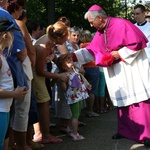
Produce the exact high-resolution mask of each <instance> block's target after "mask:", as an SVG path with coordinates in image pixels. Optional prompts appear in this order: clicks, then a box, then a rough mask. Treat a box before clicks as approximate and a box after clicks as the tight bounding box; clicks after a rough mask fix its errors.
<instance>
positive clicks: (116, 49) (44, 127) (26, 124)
mask: <svg viewBox="0 0 150 150" xmlns="http://www.w3.org/2000/svg"><path fill="white" fill-rule="evenodd" d="M0 6H1V7H0V68H1V72H0V83H1V84H0V119H1V120H2V123H1V124H0V129H1V130H0V150H12V149H16V150H31V149H39V148H43V147H44V145H45V144H50V143H52V144H58V143H62V142H63V140H62V139H61V138H58V137H56V136H54V135H52V134H51V132H50V129H51V128H50V125H51V121H50V112H51V111H50V109H51V107H52V108H53V109H55V114H56V117H57V118H58V119H59V126H60V131H62V132H65V133H67V134H68V136H70V137H71V138H72V140H73V141H80V140H86V137H84V136H83V135H81V134H80V133H79V130H78V126H79V125H83V126H84V125H86V124H85V123H84V122H82V121H81V120H80V115H81V110H82V109H86V114H85V116H86V117H89V118H91V117H98V116H99V114H100V113H102V114H103V113H106V112H108V111H110V110H112V109H114V108H115V107H117V112H118V130H117V133H116V134H115V135H113V136H112V139H121V138H128V139H131V140H134V141H136V142H138V143H144V145H145V146H150V129H149V123H150V121H149V116H150V104H149V103H150V99H149V98H150V81H149V75H150V65H149V58H150V52H149V33H150V32H149V29H150V28H149V25H150V23H149V22H147V21H146V19H145V11H146V10H145V7H144V6H143V5H141V4H140V5H136V6H135V7H134V19H135V21H136V24H135V25H134V24H133V23H131V22H130V21H128V20H125V19H122V18H114V17H110V16H107V14H106V12H105V11H104V10H103V8H102V7H100V6H98V5H96V4H94V5H92V6H91V7H90V8H89V9H88V11H87V12H86V13H85V16H84V18H85V19H86V20H88V22H89V23H90V26H91V27H94V28H96V29H97V31H96V33H95V34H92V33H91V32H90V31H89V30H85V29H81V28H79V27H76V26H72V25H71V22H70V20H69V19H68V18H67V17H65V16H62V17H60V18H59V19H58V20H57V21H56V22H55V23H54V24H51V25H48V26H46V25H45V24H44V22H41V21H39V20H38V21H33V22H29V23H27V21H28V16H27V10H25V9H23V8H24V7H25V0H1V1H0ZM138 28H139V29H138Z"/></svg>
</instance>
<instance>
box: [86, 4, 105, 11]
mask: <svg viewBox="0 0 150 150" xmlns="http://www.w3.org/2000/svg"><path fill="white" fill-rule="evenodd" d="M95 10H103V8H102V7H101V6H98V5H96V4H95V5H92V6H91V7H90V8H89V10H88V11H95Z"/></svg>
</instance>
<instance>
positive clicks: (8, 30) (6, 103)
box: [0, 18, 27, 149]
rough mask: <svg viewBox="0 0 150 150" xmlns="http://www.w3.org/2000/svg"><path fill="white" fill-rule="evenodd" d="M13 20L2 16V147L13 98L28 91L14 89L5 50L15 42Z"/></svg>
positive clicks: (0, 32)
mask: <svg viewBox="0 0 150 150" xmlns="http://www.w3.org/2000/svg"><path fill="white" fill-rule="evenodd" d="M13 30H19V29H16V28H15V25H14V23H13V22H10V21H9V20H7V19H6V18H0V120H1V123H0V149H3V145H4V139H5V135H6V131H7V128H8V124H9V112H10V107H11V104H12V100H13V98H17V99H21V98H22V97H23V96H24V95H25V94H26V93H27V90H26V87H17V88H16V89H15V90H14V88H13V87H14V85H13V79H12V75H11V71H10V68H9V66H8V64H7V61H6V58H5V56H4V55H3V50H4V49H5V48H6V47H8V49H10V47H11V45H12V42H13V38H14V37H13V32H12V31H13Z"/></svg>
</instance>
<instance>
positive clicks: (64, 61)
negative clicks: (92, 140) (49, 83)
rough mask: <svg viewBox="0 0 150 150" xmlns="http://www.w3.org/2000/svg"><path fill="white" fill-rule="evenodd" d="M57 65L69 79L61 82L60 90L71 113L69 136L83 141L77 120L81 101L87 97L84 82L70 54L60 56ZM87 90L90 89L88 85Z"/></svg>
mask: <svg viewBox="0 0 150 150" xmlns="http://www.w3.org/2000/svg"><path fill="white" fill-rule="evenodd" d="M57 65H58V67H59V69H60V71H61V72H66V74H67V76H68V77H69V79H68V82H61V86H62V89H63V90H64V91H65V92H66V99H67V103H68V104H69V105H70V109H71V112H72V119H71V125H72V130H73V131H72V132H71V133H70V136H71V137H72V140H73V141H77V140H83V139H84V137H83V136H82V135H80V134H79V133H78V118H79V116H80V112H81V105H82V100H84V99H86V98H87V97H88V93H87V90H86V87H85V85H84V82H83V81H82V80H81V79H82V78H81V74H80V73H78V70H77V69H76V68H75V66H74V63H73V60H72V57H71V54H69V53H67V54H62V55H60V57H58V59H57ZM87 88H89V89H90V88H91V86H90V85H88V87H87Z"/></svg>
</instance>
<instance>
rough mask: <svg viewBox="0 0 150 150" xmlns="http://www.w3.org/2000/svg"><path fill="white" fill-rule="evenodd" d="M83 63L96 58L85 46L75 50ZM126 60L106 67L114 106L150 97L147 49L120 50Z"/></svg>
mask: <svg viewBox="0 0 150 150" xmlns="http://www.w3.org/2000/svg"><path fill="white" fill-rule="evenodd" d="M74 53H75V54H76V57H77V59H78V62H79V63H80V64H81V65H82V64H85V63H87V62H88V61H91V60H93V59H94V57H93V56H92V55H91V54H90V53H89V51H88V50H86V49H85V48H83V49H79V50H77V51H75V52H74ZM118 53H119V55H120V56H121V58H122V59H123V60H124V61H120V62H119V63H116V64H113V65H111V66H110V67H104V73H105V78H106V83H107V85H108V90H109V94H110V98H111V100H112V102H113V104H114V106H118V107H122V106H129V105H131V104H134V103H138V102H141V101H145V100H148V99H149V98H150V64H149V61H148V59H147V56H146V53H145V50H144V49H143V50H140V51H132V50H130V49H128V48H126V47H123V48H121V49H120V50H118Z"/></svg>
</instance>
